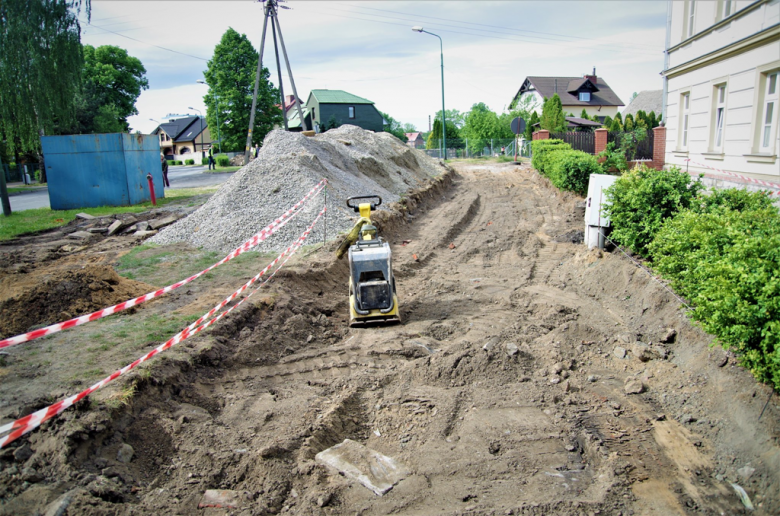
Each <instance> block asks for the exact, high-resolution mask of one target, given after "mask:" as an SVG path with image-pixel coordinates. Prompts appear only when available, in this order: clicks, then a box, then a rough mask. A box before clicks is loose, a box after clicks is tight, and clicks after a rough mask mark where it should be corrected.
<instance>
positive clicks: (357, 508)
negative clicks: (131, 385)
mask: <svg viewBox="0 0 780 516" xmlns="http://www.w3.org/2000/svg"><path fill="white" fill-rule="evenodd" d="M458 171H459V176H458V177H457V178H456V180H455V181H454V183H453V184H452V186H451V187H449V188H448V189H444V190H442V191H440V192H435V193H432V194H430V195H429V201H428V203H427V209H425V208H424V207H423V206H418V207H417V209H415V210H414V213H404V214H402V215H401V217H402V221H401V222H398V223H397V224H393V225H391V226H390V227H392V233H391V235H392V237H389V238H391V244H392V247H393V253H394V256H393V259H394V268H395V270H396V271H397V272H398V274H397V280H398V292H399V300H400V304H401V310H402V312H403V315H404V322H403V324H401V325H396V326H380V327H374V328H360V329H349V328H347V320H348V311H347V309H348V307H347V303H346V292H345V290H346V289H345V288H344V285H345V284H346V277H347V271H346V266H345V265H344V263H342V262H335V261H334V260H333V258H332V257H331V256H330V255H327V256H326V255H324V253H317V254H314V255H313V261H312V263H310V264H302V265H299V267H298V269H296V270H295V271H290V272H289V273H288V274H286V275H281V276H280V279H281V280H282V281H280V282H278V283H277V284H276V286H275V287H273V289H272V292H271V293H269V294H268V296H267V298H266V301H264V302H262V303H259V304H257V305H255V306H254V307H252V308H249V309H247V310H244V311H242V312H240V313H239V314H238V315H236V316H235V317H231V318H230V320H228V322H227V323H226V324H224V325H222V326H220V327H218V328H217V329H216V330H214V331H213V332H212V333H211V334H209V335H206V336H203V337H202V338H199V339H198V340H196V342H195V344H194V347H193V350H194V351H195V352H196V354H195V357H196V358H195V359H193V361H192V363H185V364H169V365H168V366H161V367H160V369H158V370H156V371H155V373H154V375H153V377H152V378H151V379H149V380H148V383H146V384H144V389H143V390H142V392H141V394H140V395H139V397H138V399H136V401H135V402H134V403H133V405H132V406H131V407H130V408H128V409H127V410H126V412H124V413H123V414H122V415H121V416H118V417H117V418H116V420H112V419H111V418H108V417H106V418H105V419H104V420H97V419H96V420H94V421H93V422H92V423H91V424H92V425H93V426H86V427H83V428H84V429H83V430H78V431H73V435H74V436H78V435H80V432H82V433H84V432H86V433H88V434H89V435H100V436H103V439H104V440H103V441H101V443H102V444H81V445H79V446H81V448H79V450H82V451H81V452H80V455H79V457H82V459H80V461H81V462H79V464H78V468H79V469H78V470H77V471H78V474H79V475H84V477H83V479H84V480H85V481H86V482H85V483H82V484H79V485H82V486H84V488H85V489H86V491H87V492H86V494H84V495H83V497H82V498H79V499H77V501H76V502H74V503H75V504H76V505H74V508H77V509H79V510H83V511H84V512H85V513H90V512H89V511H93V509H92V508H93V507H94V508H95V509H94V512H92V513H94V514H97V513H98V512H99V511H103V512H110V510H111V509H114V508H116V507H117V505H116V504H117V503H124V504H126V505H128V506H132V510H136V509H137V510H141V511H142V512H156V513H159V514H189V513H192V512H194V507H196V505H197V501H198V499H199V497H200V495H201V494H202V492H203V490H204V489H232V490H236V491H240V492H242V493H246V496H247V501H246V507H247V508H246V511H245V512H246V513H247V514H263V513H290V514H333V513H339V514H341V513H364V514H383V513H391V512H394V513H404V514H432V513H434V512H435V513H437V514H438V513H444V514H462V513H485V514H488V513H498V514H501V513H503V514H536V515H541V514H567V515H568V514H576V515H581V514H593V513H597V512H599V513H601V514H624V515H625V514H691V513H703V514H720V513H724V514H736V513H740V512H741V511H742V508H741V505H740V503H739V501H738V500H737V498H736V496H735V495H734V494H733V491H730V486H728V484H727V482H726V481H725V480H720V479H719V478H718V477H719V476H720V477H721V478H724V479H725V478H736V475H737V474H736V469H737V467H741V466H742V463H740V462H735V460H736V459H734V460H732V458H731V457H736V456H740V457H745V459H744V460H748V461H750V464H752V465H753V467H755V469H756V473H755V476H754V481H751V483H750V484H747V483H745V482H744V481H741V482H742V483H744V484H745V487H746V489H749V492H750V494H751V496H752V497H753V498H754V503H755V504H756V505H757V509H758V510H757V511H756V513H757V514H772V513H773V512H776V511H775V509H777V508H778V507H780V505H778V504H780V500H778V498H777V495H776V494H773V493H776V492H778V489H774V487H777V486H779V484H778V475H779V474H778V473H777V471H774V470H773V468H772V464H773V462H772V460H774V459H772V457H773V456H774V455H773V454H774V453H776V451H777V450H776V448H777V446H776V445H767V442H768V440H767V438H768V436H772V435H775V434H772V431H773V430H772V428H773V427H771V425H770V426H767V427H761V429H760V431H759V429H757V430H756V432H757V435H761V436H763V440H761V439H753V441H755V442H759V443H761V446H763V448H762V447H760V446H757V445H755V444H751V443H749V442H735V441H728V440H725V439H724V438H723V436H724V435H731V434H733V433H737V431H736V429H738V428H742V427H741V426H740V425H744V423H742V421H743V420H744V419H745V414H744V413H743V411H741V410H740V411H737V414H736V415H732V414H731V412H732V410H731V407H730V406H729V402H728V400H726V401H725V402H724V401H722V398H724V396H723V392H724V391H722V390H721V389H722V388H723V387H722V385H727V386H728V388H732V387H734V385H733V384H732V383H729V382H737V380H733V379H731V378H732V377H731V376H726V375H727V374H729V375H735V376H734V377H736V375H737V372H734V373H732V372H727V371H726V370H724V369H718V368H717V367H716V366H708V365H706V364H704V365H702V363H701V360H699V359H698V357H697V356H696V355H695V353H693V352H688V351H686V350H687V349H689V348H690V349H697V350H699V351H697V353H706V352H707V351H706V350H707V344H708V343H709V338H708V337H707V336H706V335H704V334H702V333H701V332H699V331H698V330H695V329H694V328H692V327H691V326H690V325H689V324H688V323H687V322H686V321H685V320H684V319H682V318H681V317H680V312H679V311H678V310H677V308H676V306H677V305H676V303H675V302H674V301H673V300H671V299H670V298H669V295H668V294H667V293H665V292H663V291H662V290H661V289H660V287H658V286H657V285H656V284H654V283H652V282H651V281H649V280H647V279H646V278H645V277H643V276H642V275H641V274H639V273H637V274H635V272H634V268H633V266H632V265H630V264H628V263H627V262H625V261H622V260H621V259H620V258H619V257H616V256H613V255H609V254H604V253H601V252H598V251H592V252H588V251H587V250H585V249H584V248H583V247H582V246H575V245H573V244H567V243H560V242H556V241H555V239H556V238H557V237H558V236H559V235H561V234H564V233H567V232H570V231H572V230H574V229H577V230H579V229H581V226H582V223H581V218H580V217H581V215H580V214H578V212H577V211H576V210H575V207H574V203H575V201H576V200H577V199H576V198H574V197H573V196H570V195H568V194H560V193H557V191H555V190H553V189H551V188H549V187H548V186H547V184H546V180H545V179H543V178H540V177H539V176H538V175H537V174H535V173H534V172H533V171H531V170H530V169H529V168H527V167H513V166H509V165H492V166H485V165H468V164H465V165H464V164H460V165H458ZM403 240H408V241H410V242H409V243H407V244H406V245H401V242H402V241H403ZM450 243H452V244H454V247H453V248H450V246H449V244H450ZM330 247H331V249H330V250H329V251H328V252H330V251H332V249H334V248H335V245H332V246H330ZM413 255H417V259H415V258H414V257H413ZM669 326H673V327H674V328H676V329H677V331H678V334H679V335H678V339H681V340H682V342H683V344H681V345H677V344H670V343H667V344H664V345H661V346H659V345H658V342H659V340H660V339H661V337H662V336H663V335H664V333H665V332H666V328H667V327H669ZM650 342H652V343H655V344H653V345H652V346H651V345H650ZM615 346H622V347H623V348H625V349H624V351H626V354H625V357H624V358H623V359H620V358H618V357H617V356H616V354H615V352H614V351H613V350H615V349H616V348H615ZM643 346H644V347H643ZM637 349H638V350H639V351H638V352H644V351H647V353H648V354H649V355H648V356H647V357H644V358H645V359H644V360H640V359H639V358H637V357H638V356H639V355H637V354H636V353H638V352H635V350H637ZM701 350H704V351H701ZM651 352H652V353H658V355H652V353H651ZM662 352H663V353H662ZM661 354H663V355H664V356H666V358H663V357H662V356H661ZM687 354H692V356H691V357H690V358H688V357H687ZM705 362H706V359H705ZM692 364H695V366H696V372H697V374H698V375H699V376H700V375H702V374H704V373H705V372H706V374H707V375H710V376H711V377H714V376H715V375H721V376H720V377H719V378H720V379H719V382H714V381H713V382H710V383H707V382H706V381H705V380H701V381H700V380H696V383H694V382H693V380H692V378H691V375H690V374H687V373H685V372H684V371H682V369H683V368H685V369H686V370H689V369H690V368H691V366H692ZM166 367H167V368H166ZM166 371H167V373H166ZM699 371H703V372H699ZM743 373H744V372H743ZM166 374H167V375H166ZM745 374H746V373H745ZM699 376H697V377H696V378H698V377H699ZM743 376H744V375H743ZM740 378H741V377H740ZM630 379H633V380H637V381H640V382H642V383H643V384H644V385H645V386H646V388H647V390H646V392H644V393H642V394H634V395H629V394H626V392H625V390H624V385H625V382H626V380H630ZM738 381H739V382H743V380H741V379H739V380H738ZM721 382H722V383H721ZM712 384H717V388H716V387H714V386H713V385H712ZM739 385H741V387H740V389H741V390H740V392H742V395H744V396H745V397H749V395H748V394H746V392H749V391H750V390H751V389H754V388H755V387H754V383H752V382H751V381H750V379H749V377H748V380H745V381H744V382H743V383H740V384H739ZM732 390H735V391H736V390H738V389H736V388H733V389H732ZM704 393H707V396H708V397H706V398H704V397H703V396H704ZM689 399H690V400H695V403H690V402H688V403H687V404H686V400H689ZM696 404H702V407H704V406H706V410H707V411H709V412H708V413H699V412H696V413H695V414H696V415H697V416H698V417H699V418H700V419H701V420H705V419H706V420H707V424H703V425H698V424H692V423H691V422H690V421H691V419H692V418H688V419H684V418H683V416H684V415H685V414H686V413H688V412H690V411H692V410H696ZM691 405H693V406H691ZM746 405H747V404H746ZM755 405H756V404H755V403H753V404H752V405H750V410H752V411H754V412H755V411H756V409H755ZM760 408H761V407H758V409H760ZM702 410H703V409H702ZM749 415H750V417H753V418H754V419H755V417H757V413H753V412H750V414H749ZM150 418H153V419H155V420H157V421H159V426H158V427H156V428H159V430H157V431H158V432H160V433H161V434H164V435H160V436H157V437H155V436H147V437H146V438H145V440H144V439H141V438H138V440H136V441H133V442H132V443H133V446H134V447H136V448H137V449H139V450H141V449H143V448H144V447H145V446H150V447H151V446H153V445H155V443H158V444H159V449H160V450H161V451H160V453H159V457H158V459H159V463H158V462H155V460H154V459H150V461H147V459H146V456H144V457H145V458H144V460H145V461H146V462H144V463H143V464H145V465H147V467H146V470H144V471H140V470H139V469H137V468H134V467H133V464H132V463H131V464H130V465H124V466H123V465H118V464H114V463H111V465H110V466H109V467H110V468H114V469H112V470H109V471H108V472H105V473H104V472H103V471H102V470H101V469H100V468H99V465H100V464H99V462H97V461H98V460H99V459H101V458H105V457H111V456H112V454H113V455H114V456H115V455H116V451H117V447H118V446H119V444H120V443H121V442H122V439H127V437H126V434H127V435H129V434H130V432H128V431H127V430H128V428H132V429H138V428H140V425H141V424H142V423H143V422H146V421H149V420H150ZM683 420H686V421H689V422H688V423H682V422H681V421H683ZM97 424H100V425H103V426H104V427H106V428H105V429H103V430H100V431H98V430H95V428H96V427H95V425H97ZM123 425H124V426H123ZM134 425H135V426H134ZM721 429H722V430H721ZM133 431H134V432H135V433H133V435H139V434H138V432H137V431H136V430H133ZM775 432H776V434H777V435H780V432H777V431H776V430H775ZM345 438H350V439H354V440H357V441H359V442H361V443H363V444H365V445H366V446H368V447H370V448H372V449H375V450H377V451H379V452H381V453H384V454H386V455H389V456H392V457H394V458H395V459H396V460H398V461H400V462H402V463H403V464H405V465H406V466H407V467H408V468H409V469H410V471H411V473H410V475H409V476H408V477H407V478H406V479H404V480H403V481H401V482H400V483H399V484H398V485H397V486H396V487H395V488H394V489H393V490H392V491H390V492H389V493H388V494H386V495H385V496H383V497H376V496H375V495H374V494H373V493H371V492H369V491H368V490H366V489H364V488H362V487H361V486H356V485H354V484H351V483H350V482H349V481H348V480H346V479H345V478H344V477H341V476H339V475H334V474H332V473H331V472H330V471H329V470H327V469H325V468H324V467H322V466H320V465H318V464H317V463H316V462H315V461H314V460H313V457H314V455H315V454H316V453H317V452H319V451H321V450H323V449H325V448H326V447H328V446H332V445H333V444H336V443H339V442H341V441H342V440H343V439H345ZM78 439H79V438H78V437H73V440H74V441H77V442H82V441H79V440H78ZM166 439H167V441H166ZM85 442H86V443H89V441H85ZM164 443H169V444H167V445H165V446H163V444H164ZM166 446H167V447H166ZM767 449H768V450H769V451H766V450H767ZM95 457H97V459H96V458H95ZM114 473H117V474H118V475H120V476H118V477H117V476H109V474H114ZM89 475H92V477H93V478H90V477H89ZM96 475H100V477H101V478H102V477H106V480H105V481H103V480H101V482H104V484H101V485H103V486H104V487H105V486H109V488H110V489H107V490H106V489H104V491H100V492H98V490H97V488H96V486H95V485H93V484H92V483H91V482H93V481H97V480H95V478H94V477H96ZM79 478H81V477H79ZM116 479H119V480H116ZM69 481H71V480H69ZM109 481H110V482H112V483H114V484H116V486H115V487H111V486H113V485H114V484H111V483H107V484H106V483H105V482H109ZM72 482H76V483H77V482H80V480H78V479H74V480H72ZM122 485H124V486H125V487H124V488H123V487H122ZM90 486H91V487H90ZM129 486H136V487H137V490H136V491H134V492H131V489H130V487H129ZM100 493H102V494H100ZM162 493H164V495H163V494H162ZM112 497H113V498H112ZM759 504H763V505H762V506H759Z"/></svg>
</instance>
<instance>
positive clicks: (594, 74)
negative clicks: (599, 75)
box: [584, 66, 596, 84]
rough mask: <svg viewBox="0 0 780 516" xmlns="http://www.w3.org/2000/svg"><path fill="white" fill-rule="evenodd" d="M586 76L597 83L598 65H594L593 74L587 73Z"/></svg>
mask: <svg viewBox="0 0 780 516" xmlns="http://www.w3.org/2000/svg"><path fill="white" fill-rule="evenodd" d="M584 77H585V79H590V80H591V81H592V82H593V83H594V84H595V83H596V67H595V66H594V67H593V74H592V75H588V74H585V76H584Z"/></svg>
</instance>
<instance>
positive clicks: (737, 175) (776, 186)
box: [683, 159, 780, 195]
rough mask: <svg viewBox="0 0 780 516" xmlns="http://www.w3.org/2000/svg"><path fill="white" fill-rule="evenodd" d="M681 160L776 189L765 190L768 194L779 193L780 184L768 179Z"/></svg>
mask: <svg viewBox="0 0 780 516" xmlns="http://www.w3.org/2000/svg"><path fill="white" fill-rule="evenodd" d="M683 161H687V162H689V163H692V164H693V165H698V166H700V167H704V168H708V169H710V170H714V171H715V172H720V173H721V174H726V175H727V176H734V177H738V178H740V179H744V180H745V181H750V182H751V183H756V184H759V185H761V186H768V187H769V188H776V189H778V190H777V191H775V192H767V193H768V194H769V195H772V194H776V195H780V184H777V183H770V182H769V181H762V180H761V179H756V178H753V177H749V176H743V175H742V174H737V173H736V172H728V171H726V170H721V169H719V168H715V167H711V166H710V165H705V164H704V163H698V162H696V161H693V160H692V159H685V160H683Z"/></svg>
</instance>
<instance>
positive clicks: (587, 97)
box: [580, 91, 590, 102]
mask: <svg viewBox="0 0 780 516" xmlns="http://www.w3.org/2000/svg"><path fill="white" fill-rule="evenodd" d="M580 100H581V101H582V102H590V92H589V91H581V92H580Z"/></svg>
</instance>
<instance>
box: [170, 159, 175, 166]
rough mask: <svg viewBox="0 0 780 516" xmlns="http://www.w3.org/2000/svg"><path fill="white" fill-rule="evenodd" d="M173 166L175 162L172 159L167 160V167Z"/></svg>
mask: <svg viewBox="0 0 780 516" xmlns="http://www.w3.org/2000/svg"><path fill="white" fill-rule="evenodd" d="M175 164H176V161H175V160H172V159H169V160H168V166H171V165H175Z"/></svg>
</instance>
